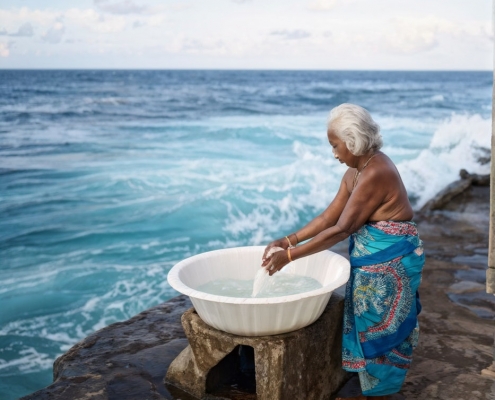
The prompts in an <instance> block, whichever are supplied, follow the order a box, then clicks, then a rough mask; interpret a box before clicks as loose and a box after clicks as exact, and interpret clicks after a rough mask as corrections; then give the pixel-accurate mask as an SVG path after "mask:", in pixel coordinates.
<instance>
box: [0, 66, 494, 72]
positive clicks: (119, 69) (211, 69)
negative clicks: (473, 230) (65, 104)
mask: <svg viewBox="0 0 495 400" xmlns="http://www.w3.org/2000/svg"><path fill="white" fill-rule="evenodd" d="M0 71H246V72H248V71H274V72H280V71H283V72H291V71H294V72H495V71H494V70H493V69H353V68H349V69H330V68H329V69H310V68H287V69H286V68H124V67H116V68H107V67H103V68H102V67H95V68H91V67H89V68H86V67H85V68H58V67H57V68H55V67H54V68H52V67H47V68H29V67H28V68H2V67H0Z"/></svg>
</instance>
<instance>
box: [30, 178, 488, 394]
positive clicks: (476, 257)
mask: <svg viewBox="0 0 495 400" xmlns="http://www.w3.org/2000/svg"><path fill="white" fill-rule="evenodd" d="M489 204H490V201H489V188H488V187H486V186H473V185H472V184H470V185H467V186H466V187H465V188H464V189H463V190H461V191H460V192H459V193H456V195H455V196H452V197H451V198H450V199H449V200H448V202H446V203H445V204H443V205H442V206H441V207H440V208H441V209H436V210H431V209H430V210H424V211H422V212H421V213H419V214H418V215H417V217H416V221H417V222H418V227H419V231H420V235H421V237H422V239H423V241H424V243H425V253H426V260H427V261H426V265H425V270H424V273H423V281H422V284H421V287H420V294H421V301H422V304H423V311H422V313H421V315H420V326H421V334H420V342H419V346H418V348H417V349H416V352H415V355H414V361H413V364H412V367H411V370H410V372H409V374H408V377H407V380H406V383H405V385H404V386H403V388H402V391H401V395H398V397H397V398H407V399H425V400H426V399H428V400H429V399H445V400H447V399H448V400H467V399H488V400H495V379H493V378H490V377H489V376H485V375H481V370H482V369H484V368H487V367H488V366H490V365H491V364H492V362H493V358H494V333H495V324H494V323H493V317H494V316H495V296H493V295H488V294H486V293H485V286H484V273H485V271H486V265H487V262H486V260H487V254H488V226H489V221H488V216H489ZM338 250H339V251H342V252H344V251H345V248H344V247H343V246H342V247H339V248H338ZM190 307H191V303H190V301H189V300H188V298H187V297H185V296H178V297H175V298H173V299H171V300H169V301H167V302H165V303H163V304H160V305H158V306H156V307H153V308H151V309H148V310H146V311H144V312H142V313H140V314H138V315H136V316H135V317H133V318H131V319H129V320H127V321H123V322H119V323H115V324H112V325H110V326H108V327H106V328H104V329H102V330H100V331H98V332H95V333H93V334H92V335H90V336H88V337H87V338H85V339H83V340H82V341H81V342H79V343H77V344H76V345H75V346H73V347H72V348H71V349H70V350H69V351H68V352H67V353H65V354H64V355H62V356H61V357H59V358H58V359H57V360H56V361H55V363H54V368H53V375H54V382H53V384H51V385H50V386H48V387H46V388H44V389H41V390H39V391H37V392H35V393H32V394H30V395H28V396H25V397H23V398H22V399H24V400H28V399H29V400H35V399H36V400H45V399H46V400H48V399H50V400H54V399H56V400H73V399H81V400H82V399H92V400H107V399H109V400H112V399H119V400H125V399H133V400H135V399H181V400H189V399H192V397H191V396H189V395H187V394H185V393H183V392H180V391H178V390H177V389H174V388H173V387H166V386H165V385H164V383H163V377H164V376H165V373H166V371H167V368H168V366H169V364H170V363H171V361H172V360H173V359H174V358H175V357H176V356H177V355H178V354H179V353H180V351H182V349H183V348H185V347H186V345H187V340H186V338H185V335H184V332H183V329H182V326H181V324H180V317H181V315H182V313H183V312H184V311H186V310H187V309H188V308H190ZM357 392H359V387H358V385H357V384H356V382H355V380H351V381H349V383H348V384H347V385H346V386H345V387H344V388H343V389H342V391H341V395H351V394H353V393H357Z"/></svg>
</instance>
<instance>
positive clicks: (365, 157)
mask: <svg viewBox="0 0 495 400" xmlns="http://www.w3.org/2000/svg"><path fill="white" fill-rule="evenodd" d="M379 132H380V128H379V126H378V125H377V124H376V123H375V122H374V121H373V119H372V118H371V116H370V114H369V113H368V112H367V111H366V110H365V109H364V108H362V107H359V106H356V105H353V104H342V105H340V106H338V107H336V108H334V109H333V110H332V111H331V112H330V117H329V121H328V132H327V136H328V141H329V143H330V145H331V146H332V149H333V154H334V156H335V158H336V159H337V160H339V161H340V162H341V163H345V164H346V165H347V166H348V167H349V168H348V170H347V171H346V172H345V174H344V176H343V178H342V182H341V184H340V188H339V191H338V192H337V195H336V196H335V198H334V199H333V201H332V202H331V203H330V205H329V206H328V207H327V208H326V210H324V211H323V212H322V213H321V214H320V215H318V216H317V217H316V218H314V219H313V220H312V221H310V222H309V223H308V224H307V225H306V226H304V227H302V228H301V229H299V230H298V231H296V232H294V233H291V234H289V235H287V236H285V237H284V238H281V239H277V240H275V241H273V242H271V243H270V244H269V245H268V246H267V247H266V249H265V253H264V255H263V262H262V265H263V266H264V267H267V268H268V265H270V266H271V267H270V268H271V269H270V270H269V272H270V274H273V273H275V272H277V271H279V270H280V269H281V268H283V267H284V266H285V265H287V264H288V263H290V262H291V261H294V260H297V259H299V258H302V257H306V256H308V255H310V254H313V253H316V252H319V251H322V250H326V249H328V248H329V247H331V246H333V245H334V244H336V243H338V242H340V241H341V240H344V239H346V238H348V237H350V239H349V240H350V246H349V255H350V262H351V276H350V278H349V281H348V283H347V287H346V295H345V311H344V324H343V326H344V328H343V329H344V332H343V343H342V364H343V368H344V369H346V370H347V371H353V372H357V373H358V375H359V380H360V384H361V389H362V393H363V396H360V397H357V398H355V399H361V400H362V399H387V398H388V395H390V394H392V393H396V392H398V391H399V390H400V388H401V386H402V384H403V382H404V379H405V377H406V373H407V370H408V369H409V366H410V364H411V356H412V350H413V348H414V347H415V346H416V344H417V340H418V334H419V327H418V320H417V315H418V314H419V312H420V310H421V306H420V303H419V297H418V295H417V290H418V286H419V283H420V281H421V271H422V268H423V265H424V255H423V247H422V242H421V240H420V239H419V237H418V232H417V230H416V225H415V223H414V222H411V219H412V218H413V210H412V208H411V205H410V203H409V200H408V198H407V192H406V189H405V188H404V184H403V183H402V180H401V177H400V175H399V172H398V171H397V169H396V167H395V165H394V164H393V162H392V161H391V160H390V158H388V157H387V156H386V155H385V154H384V153H382V152H381V151H380V148H381V146H382V138H381V135H380V133H379ZM296 245H297V246H296ZM274 246H278V247H282V248H283V249H285V250H284V251H278V252H275V253H274V254H272V255H271V256H270V257H268V251H269V249H270V248H271V247H274Z"/></svg>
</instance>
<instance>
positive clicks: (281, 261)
mask: <svg viewBox="0 0 495 400" xmlns="http://www.w3.org/2000/svg"><path fill="white" fill-rule="evenodd" d="M289 262H290V260H289V256H288V255H287V250H286V249H284V250H278V251H275V252H274V253H273V254H271V255H270V256H269V257H268V258H267V259H265V261H263V264H262V266H263V267H264V268H266V270H267V271H268V273H269V274H270V276H272V275H273V274H274V273H275V272H278V271H280V270H281V269H282V268H283V267H285V266H286V265H287V264H289Z"/></svg>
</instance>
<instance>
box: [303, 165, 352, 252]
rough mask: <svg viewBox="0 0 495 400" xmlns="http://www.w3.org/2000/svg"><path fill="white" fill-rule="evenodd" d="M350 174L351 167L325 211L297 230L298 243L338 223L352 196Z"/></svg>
mask: <svg viewBox="0 0 495 400" xmlns="http://www.w3.org/2000/svg"><path fill="white" fill-rule="evenodd" d="M350 176H352V172H351V170H350V169H348V170H347V171H346V173H345V174H344V176H343V178H342V181H341V182H340V187H339V191H338V192H337V195H336V196H335V198H334V199H333V201H332V202H331V203H330V204H329V206H328V207H327V208H326V209H325V211H323V212H322V213H321V214H320V215H318V216H317V217H315V218H314V219H313V220H311V221H310V222H308V224H306V225H305V226H304V227H302V228H301V229H299V230H298V231H296V232H295V234H296V235H297V239H299V241H298V243H301V242H303V241H305V240H307V239H311V238H313V237H315V236H316V235H317V234H319V233H320V232H322V231H324V230H325V229H327V228H330V227H332V226H334V225H335V224H336V223H337V221H338V219H339V217H340V215H341V214H342V211H343V210H344V208H345V205H346V203H347V201H348V200H349V197H350V193H349V188H348V187H347V183H346V182H348V181H349V177H350ZM351 179H352V178H351Z"/></svg>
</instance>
